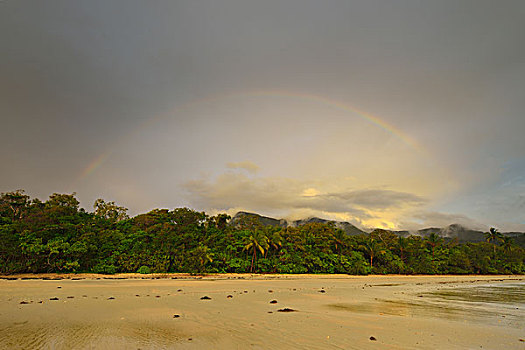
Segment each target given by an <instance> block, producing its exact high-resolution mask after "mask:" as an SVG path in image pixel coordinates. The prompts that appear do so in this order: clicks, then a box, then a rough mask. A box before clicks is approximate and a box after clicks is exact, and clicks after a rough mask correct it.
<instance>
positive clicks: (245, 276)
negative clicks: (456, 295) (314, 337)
mask: <svg viewBox="0 0 525 350" xmlns="http://www.w3.org/2000/svg"><path fill="white" fill-rule="evenodd" d="M311 278H316V279H365V278H376V279H388V278H403V279H410V278H424V279H429V278H436V279H448V278H460V279H468V280H469V282H470V280H472V279H474V280H475V279H479V280H480V281H503V280H509V281H511V280H525V275H475V274H471V275H401V274H386V275H348V274H258V273H205V274H190V273H177V272H175V273H150V274H139V273H116V274H112V275H107V274H97V273H89V272H87V273H53V272H52V273H17V274H0V280H42V281H46V280H51V281H53V280H56V281H58V280H73V281H75V280H141V279H144V280H169V279H173V280H177V279H180V280H229V279H234V280H235V279H240V280H275V279H287V280H290V279H311Z"/></svg>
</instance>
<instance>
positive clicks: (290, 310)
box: [277, 307, 297, 312]
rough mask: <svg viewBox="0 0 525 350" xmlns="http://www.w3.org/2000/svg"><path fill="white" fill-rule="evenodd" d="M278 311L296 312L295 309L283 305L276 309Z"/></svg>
mask: <svg viewBox="0 0 525 350" xmlns="http://www.w3.org/2000/svg"><path fill="white" fill-rule="evenodd" d="M277 311H278V312H296V311H297V310H294V309H290V308H289V307H285V308H284V309H279V310H277Z"/></svg>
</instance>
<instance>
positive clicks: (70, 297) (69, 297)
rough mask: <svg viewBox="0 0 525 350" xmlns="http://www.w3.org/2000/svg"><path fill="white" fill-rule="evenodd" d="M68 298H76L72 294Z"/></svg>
mask: <svg viewBox="0 0 525 350" xmlns="http://www.w3.org/2000/svg"><path fill="white" fill-rule="evenodd" d="M67 298H68V299H74V298H75V297H74V296H72V295H70V296H68V297H67Z"/></svg>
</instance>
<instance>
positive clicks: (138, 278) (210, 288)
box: [0, 274, 525, 349]
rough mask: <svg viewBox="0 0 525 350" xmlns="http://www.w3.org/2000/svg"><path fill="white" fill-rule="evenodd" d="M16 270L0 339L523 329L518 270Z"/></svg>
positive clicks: (294, 341) (180, 340) (372, 344)
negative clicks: (495, 272) (148, 272)
mask: <svg viewBox="0 0 525 350" xmlns="http://www.w3.org/2000/svg"><path fill="white" fill-rule="evenodd" d="M15 276H16V278H17V279H16V280H5V279H3V280H0V347H1V348H24V349H41V348H81V349H84V348H96V349H129V348H142V349H149V348H169V349H171V348H177V349H181V348H182V349H203V348H214V349H245V348H255V349H267V348H279V349H340V348H345V349H378V348H381V349H383V348H387V349H472V348H480V347H482V348H484V349H500V348H505V349H522V346H523V343H524V340H522V339H524V338H525V334H523V332H522V329H524V328H523V327H524V326H525V324H524V320H525V318H524V317H523V310H524V309H525V304H524V303H523V301H522V300H523V297H522V296H523V295H524V294H523V293H524V292H525V291H524V286H525V276H521V275H517V276H516V275H467V276H466V275H438V276H435V275H423V276H421V275H419V276H418V275H416V276H414V275H370V276H352V275H311V274H307V275H259V274H209V275H197V276H192V275H189V274H151V275H140V274H117V275H112V276H107V275H96V274H36V275H31V274H18V275H12V276H10V277H12V278H13V277H15ZM27 277H32V278H30V279H28V280H24V279H23V278H27ZM58 277H60V278H58ZM65 277H69V278H65ZM173 277H176V279H173ZM37 278H40V279H37ZM44 278H47V279H44ZM487 292H488V294H487ZM451 293H452V294H451ZM490 293H492V296H493V297H494V295H495V294H494V293H497V295H496V296H497V297H499V298H502V299H491V300H485V299H484V298H485V297H486V295H491V294H490ZM516 293H517V294H516ZM509 296H514V297H513V299H508V298H509ZM458 298H459V299H458ZM500 301H501V302H500ZM502 302H503V303H502ZM286 309H289V310H290V311H289V312H283V311H282V310H286ZM372 337H373V338H374V340H372V339H371V338H372Z"/></svg>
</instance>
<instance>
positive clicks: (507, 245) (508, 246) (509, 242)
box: [501, 236, 514, 253]
mask: <svg viewBox="0 0 525 350" xmlns="http://www.w3.org/2000/svg"><path fill="white" fill-rule="evenodd" d="M513 245H514V240H513V239H512V238H511V237H508V236H503V237H502V238H501V247H502V248H503V249H504V250H505V251H506V252H507V253H510V252H511V250H512V246H513Z"/></svg>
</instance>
